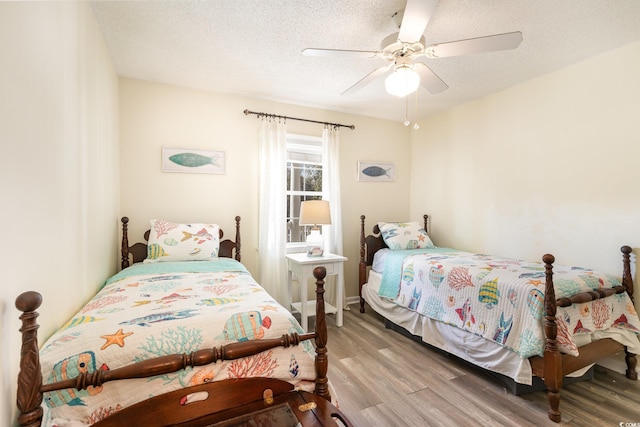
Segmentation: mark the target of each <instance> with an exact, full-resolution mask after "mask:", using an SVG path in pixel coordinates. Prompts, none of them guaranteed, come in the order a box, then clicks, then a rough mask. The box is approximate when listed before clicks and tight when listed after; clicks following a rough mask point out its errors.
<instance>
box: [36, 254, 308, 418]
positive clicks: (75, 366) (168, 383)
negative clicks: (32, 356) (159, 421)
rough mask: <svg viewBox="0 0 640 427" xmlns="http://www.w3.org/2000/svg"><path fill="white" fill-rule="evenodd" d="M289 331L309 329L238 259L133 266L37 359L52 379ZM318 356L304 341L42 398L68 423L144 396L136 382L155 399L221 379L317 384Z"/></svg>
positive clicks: (55, 415)
mask: <svg viewBox="0 0 640 427" xmlns="http://www.w3.org/2000/svg"><path fill="white" fill-rule="evenodd" d="M292 332H296V333H299V334H303V333H304V331H303V330H302V328H301V327H300V326H299V324H298V322H297V321H296V320H295V319H294V318H293V317H292V316H291V314H290V313H289V312H288V311H287V310H286V309H285V308H284V307H282V306H281V305H280V304H278V303H277V302H276V301H275V300H274V299H273V298H272V297H271V296H270V295H269V294H268V293H267V292H266V291H265V290H264V289H263V288H262V287H261V286H260V285H258V283H256V281H255V280H254V279H253V278H252V276H251V275H250V274H249V272H248V271H247V270H246V269H245V268H244V266H243V265H242V264H240V263H239V262H238V261H235V260H232V259H223V258H220V259H219V260H217V261H205V262H203V261H192V262H176V263H162V264H134V265H133V266H131V267H129V268H127V269H125V270H123V271H122V272H120V273H118V274H117V275H116V276H114V277H113V278H112V279H110V280H109V281H108V282H107V284H106V285H105V286H104V288H103V289H102V290H101V291H100V292H99V293H98V294H97V295H96V296H95V297H94V298H92V299H91V300H90V301H89V302H88V303H87V304H86V305H85V306H84V307H83V308H82V309H81V310H80V311H79V312H78V313H77V314H76V315H75V316H73V318H72V319H71V320H70V321H69V322H68V323H67V324H66V325H64V326H63V327H62V328H61V329H60V330H58V331H57V332H56V333H55V334H54V335H53V336H51V338H50V339H49V340H47V342H46V343H45V344H44V345H43V347H42V350H41V352H40V353H41V354H40V359H41V364H42V372H43V379H44V380H45V382H55V381H61V380H66V379H67V378H71V377H74V376H76V375H78V374H79V373H80V372H82V371H94V370H97V369H113V368H117V367H120V366H125V365H129V364H131V363H135V362H139V361H142V360H145V359H150V358H152V357H158V356H163V355H168V354H174V353H186V354H189V353H191V352H193V351H196V350H198V349H200V348H203V347H204V348H210V347H215V346H218V345H222V344H226V343H229V342H238V341H248V340H254V339H263V338H278V337H280V336H281V335H282V334H284V333H286V334H289V333H292ZM107 361H108V362H107ZM313 362H314V361H313V347H312V345H311V343H309V342H308V341H305V342H304V343H302V344H301V345H299V346H292V347H289V348H286V349H284V348H278V349H274V350H272V351H269V352H266V353H263V354H260V355H256V356H254V357H251V358H247V359H241V360H237V361H227V362H224V363H216V364H214V365H211V366H200V367H195V368H193V369H187V370H183V371H179V372H176V373H173V374H168V375H161V376H158V377H153V378H150V379H137V380H131V381H128V382H127V383H124V382H114V383H111V384H108V385H105V386H102V387H90V388H89V389H88V390H81V391H78V390H75V389H71V390H59V391H55V392H51V393H45V395H44V402H45V404H46V406H47V407H48V408H49V409H50V411H49V413H50V416H51V419H52V424H55V425H59V426H63V425H64V424H65V423H66V422H68V421H69V420H81V421H83V422H86V423H87V424H92V423H93V422H96V421H98V420H100V419H101V418H102V417H103V416H104V414H108V413H110V412H112V411H115V410H117V409H118V408H123V407H127V406H130V405H132V404H134V403H136V402H137V401H138V400H140V393H132V392H131V390H132V388H131V387H132V386H133V387H134V389H138V390H144V392H143V394H144V395H147V396H154V395H158V394H161V393H164V392H167V391H171V390H175V389H177V388H183V387H187V386H191V385H196V384H201V383H205V382H210V381H215V380H219V379H227V378H246V377H255V376H258V377H269V378H279V379H283V380H287V381H289V382H293V383H294V384H295V385H296V386H298V387H300V388H302V389H306V390H307V391H312V390H313V388H314V382H313V381H314V379H315V371H314V363H313ZM132 383H133V384H132ZM45 425H48V424H47V423H46V422H45Z"/></svg>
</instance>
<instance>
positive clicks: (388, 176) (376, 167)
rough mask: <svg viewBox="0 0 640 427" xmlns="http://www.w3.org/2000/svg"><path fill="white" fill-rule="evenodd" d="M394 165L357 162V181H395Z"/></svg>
mask: <svg viewBox="0 0 640 427" xmlns="http://www.w3.org/2000/svg"><path fill="white" fill-rule="evenodd" d="M395 180H396V166H395V164H394V163H380V162H358V181H395Z"/></svg>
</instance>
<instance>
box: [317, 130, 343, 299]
mask: <svg viewBox="0 0 640 427" xmlns="http://www.w3.org/2000/svg"><path fill="white" fill-rule="evenodd" d="M322 188H323V194H322V198H323V199H324V200H328V201H329V206H330V210H331V225H329V226H326V225H325V226H323V230H322V234H323V236H324V239H325V242H324V247H325V249H326V250H327V251H328V252H331V253H333V254H336V255H342V254H343V250H342V204H341V199H340V132H339V131H338V128H337V127H335V126H329V125H327V126H325V128H324V130H323V131H322ZM325 189H328V190H325ZM327 231H328V232H327ZM343 276H344V275H343ZM343 280H344V277H343ZM335 288H336V287H335V286H332V287H329V288H327V291H326V298H327V301H329V302H330V303H332V304H333V305H335V301H336V295H335ZM345 294H346V292H345ZM346 300H347V299H346V295H343V296H342V301H345V302H344V303H343V308H344V309H348V306H347V303H346Z"/></svg>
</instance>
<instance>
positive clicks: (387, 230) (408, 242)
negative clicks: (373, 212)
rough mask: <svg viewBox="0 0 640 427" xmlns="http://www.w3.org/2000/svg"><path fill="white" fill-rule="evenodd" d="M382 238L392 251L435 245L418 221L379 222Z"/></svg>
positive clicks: (425, 247)
mask: <svg viewBox="0 0 640 427" xmlns="http://www.w3.org/2000/svg"><path fill="white" fill-rule="evenodd" d="M378 228H380V233H382V239H383V240H384V242H385V243H386V244H387V246H389V249H391V250H392V251H402V250H405V249H427V248H433V247H435V246H434V245H433V242H432V241H431V239H430V238H429V236H428V235H427V232H426V231H425V230H424V227H423V226H421V225H420V224H419V223H418V222H379V223H378Z"/></svg>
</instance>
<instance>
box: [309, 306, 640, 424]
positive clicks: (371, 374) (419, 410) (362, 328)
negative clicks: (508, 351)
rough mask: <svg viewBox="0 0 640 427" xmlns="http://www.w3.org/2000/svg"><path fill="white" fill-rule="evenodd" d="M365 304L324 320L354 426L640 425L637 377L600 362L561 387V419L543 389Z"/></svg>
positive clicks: (336, 378)
mask: <svg viewBox="0 0 640 427" xmlns="http://www.w3.org/2000/svg"><path fill="white" fill-rule="evenodd" d="M366 311H367V312H366V313H365V314H361V313H360V312H359V310H358V307H357V306H351V310H350V311H345V312H344V326H343V327H341V328H337V327H336V326H335V322H334V316H328V322H327V323H328V326H329V341H328V351H329V352H328V355H329V380H330V381H331V383H332V384H333V387H334V389H335V391H336V393H337V395H338V399H339V405H340V409H341V410H342V411H343V412H344V413H345V414H346V415H347V417H349V419H350V420H351V422H352V423H353V424H354V425H356V426H385V427H386V426H394V427H395V426H398V427H400V426H410V427H415V426H455V427H460V426H518V427H521V426H557V425H563V426H618V425H621V424H620V423H637V424H636V425H637V426H640V381H632V380H628V379H627V378H625V376H624V375H621V374H618V373H616V372H613V371H610V370H608V369H606V368H601V367H596V372H595V378H594V379H593V380H589V381H582V382H580V383H575V384H570V385H566V386H565V387H564V388H563V390H562V391H561V401H560V411H561V412H562V422H561V423H560V424H556V423H554V422H552V421H550V420H549V419H548V418H547V397H546V392H544V391H542V392H534V393H528V394H524V395H520V396H515V395H513V394H511V393H510V392H509V391H508V390H507V388H506V387H505V386H504V385H503V384H501V383H500V382H499V381H498V380H496V379H494V378H492V377H490V376H489V375H487V374H486V373H484V372H483V371H481V370H478V369H477V368H475V367H473V366H470V365H469V364H467V363H465V362H462V361H460V360H459V359H456V358H454V357H450V356H448V355H446V354H444V353H442V352H440V351H438V350H435V349H432V348H427V347H425V346H423V345H421V344H419V343H417V342H414V341H413V340H411V339H409V338H407V337H404V336H402V335H401V334H399V333H397V332H394V331H392V330H389V329H385V327H384V321H383V319H382V318H381V317H380V316H378V315H377V314H376V313H375V312H374V311H373V310H372V309H370V308H369V307H368V306H367V310H366ZM310 320H312V319H310ZM415 366H420V367H421V368H420V369H416V368H414V367H415ZM623 425H624V424H623ZM629 425H633V424H629Z"/></svg>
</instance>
